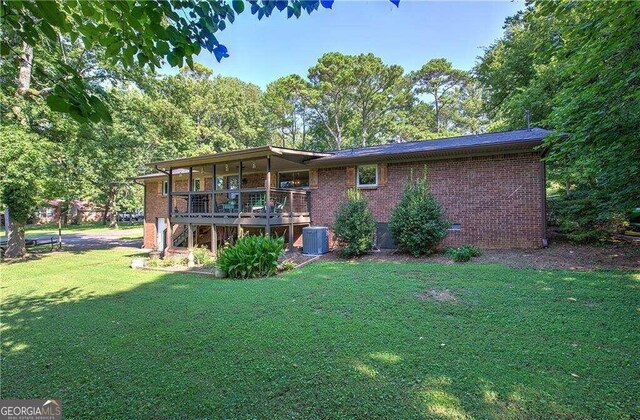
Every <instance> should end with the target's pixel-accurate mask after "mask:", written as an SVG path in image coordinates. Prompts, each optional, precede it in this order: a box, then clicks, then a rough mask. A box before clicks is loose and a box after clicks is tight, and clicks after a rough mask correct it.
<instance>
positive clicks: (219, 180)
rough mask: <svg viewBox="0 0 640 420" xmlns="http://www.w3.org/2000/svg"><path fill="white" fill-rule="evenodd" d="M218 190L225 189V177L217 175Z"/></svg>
mask: <svg viewBox="0 0 640 420" xmlns="http://www.w3.org/2000/svg"><path fill="white" fill-rule="evenodd" d="M216 190H224V177H223V176H217V177H216Z"/></svg>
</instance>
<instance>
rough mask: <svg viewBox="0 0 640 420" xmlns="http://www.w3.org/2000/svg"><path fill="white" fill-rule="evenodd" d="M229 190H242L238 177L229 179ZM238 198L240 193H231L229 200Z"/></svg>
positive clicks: (229, 177)
mask: <svg viewBox="0 0 640 420" xmlns="http://www.w3.org/2000/svg"><path fill="white" fill-rule="evenodd" d="M227 188H228V189H230V190H237V189H238V188H240V184H239V182H238V175H234V176H228V177H227ZM236 197H238V193H229V198H231V199H235V198H236Z"/></svg>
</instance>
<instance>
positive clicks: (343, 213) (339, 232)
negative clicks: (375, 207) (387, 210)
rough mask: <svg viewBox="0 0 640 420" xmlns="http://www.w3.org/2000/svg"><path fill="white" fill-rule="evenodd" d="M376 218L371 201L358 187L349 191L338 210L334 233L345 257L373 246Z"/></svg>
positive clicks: (356, 254) (357, 253) (357, 254)
mask: <svg viewBox="0 0 640 420" xmlns="http://www.w3.org/2000/svg"><path fill="white" fill-rule="evenodd" d="M375 230H376V220H375V219H374V218H373V213H371V209H370V208H369V201H368V200H367V199H366V197H364V196H363V195H362V194H361V193H360V191H359V190H358V189H356V188H352V189H350V190H348V191H347V200H346V201H343V202H342V203H341V204H340V207H339V208H338V211H337V212H336V216H335V221H334V223H333V233H334V234H335V236H336V240H337V241H338V243H339V244H340V246H341V247H342V249H341V253H342V255H344V256H345V257H355V256H359V255H362V254H364V253H365V252H367V251H369V250H371V248H373V244H374V242H373V240H374V237H375Z"/></svg>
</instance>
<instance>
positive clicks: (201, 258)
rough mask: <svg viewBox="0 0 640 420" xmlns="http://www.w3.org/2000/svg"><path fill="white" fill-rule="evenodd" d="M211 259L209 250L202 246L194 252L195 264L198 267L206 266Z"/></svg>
mask: <svg viewBox="0 0 640 420" xmlns="http://www.w3.org/2000/svg"><path fill="white" fill-rule="evenodd" d="M210 259H211V256H210V255H209V249H208V248H207V247H206V246H204V245H201V246H199V247H197V248H195V249H194V250H193V262H194V263H195V264H198V265H204V264H206V263H207V262H209V260H210Z"/></svg>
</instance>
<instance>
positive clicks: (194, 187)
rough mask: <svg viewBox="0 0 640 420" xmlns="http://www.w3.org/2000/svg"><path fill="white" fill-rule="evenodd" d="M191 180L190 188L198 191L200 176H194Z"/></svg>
mask: <svg viewBox="0 0 640 420" xmlns="http://www.w3.org/2000/svg"><path fill="white" fill-rule="evenodd" d="M191 182H192V183H193V185H192V186H191V190H192V191H200V178H194V179H193V180H192V181H191Z"/></svg>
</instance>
